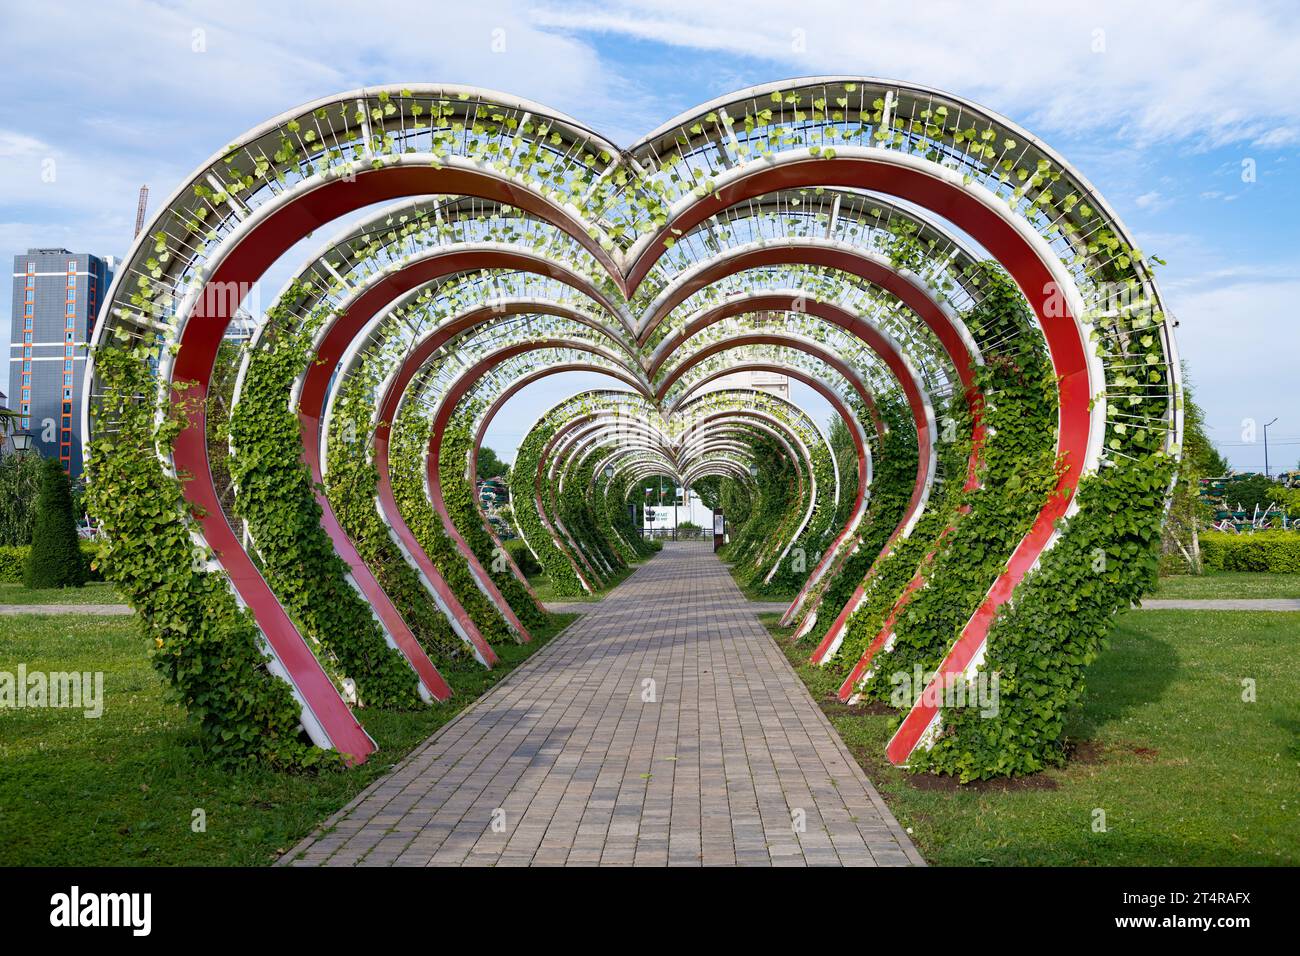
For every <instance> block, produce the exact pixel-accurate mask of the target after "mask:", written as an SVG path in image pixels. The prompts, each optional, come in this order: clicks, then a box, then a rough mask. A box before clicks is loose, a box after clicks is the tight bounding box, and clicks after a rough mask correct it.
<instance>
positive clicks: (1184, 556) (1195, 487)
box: [1162, 365, 1227, 574]
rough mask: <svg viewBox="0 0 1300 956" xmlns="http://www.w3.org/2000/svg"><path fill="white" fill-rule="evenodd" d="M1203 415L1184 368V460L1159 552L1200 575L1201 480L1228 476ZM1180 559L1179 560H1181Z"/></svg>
mask: <svg viewBox="0 0 1300 956" xmlns="http://www.w3.org/2000/svg"><path fill="white" fill-rule="evenodd" d="M1204 423H1205V413H1204V412H1203V411H1202V410H1201V406H1199V405H1197V404H1196V398H1195V394H1194V392H1193V389H1192V383H1191V379H1190V378H1189V377H1188V375H1187V367H1186V365H1184V366H1183V449H1182V450H1183V459H1182V464H1181V467H1180V468H1179V469H1178V480H1177V482H1176V483H1175V485H1174V490H1173V496H1172V499H1171V500H1170V502H1169V512H1168V514H1167V515H1166V516H1165V524H1164V528H1163V536H1162V537H1163V541H1162V551H1163V553H1164V555H1165V557H1166V558H1169V559H1172V560H1173V561H1174V563H1175V564H1179V563H1181V564H1182V565H1185V567H1184V568H1183V570H1186V571H1190V572H1191V573H1192V574H1200V573H1201V541H1200V529H1201V527H1202V526H1203V525H1204V524H1205V523H1206V522H1207V521H1208V519H1209V517H1210V515H1209V509H1208V508H1206V506H1205V505H1204V504H1203V503H1202V502H1201V498H1200V495H1201V479H1202V478H1217V477H1219V476H1221V475H1224V474H1226V473H1227V462H1225V461H1224V460H1223V456H1222V455H1220V454H1219V452H1218V450H1217V449H1216V448H1215V447H1214V445H1213V443H1212V442H1211V441H1210V439H1209V437H1208V436H1207V435H1206V434H1205V425H1204ZM1180 559H1181V560H1180Z"/></svg>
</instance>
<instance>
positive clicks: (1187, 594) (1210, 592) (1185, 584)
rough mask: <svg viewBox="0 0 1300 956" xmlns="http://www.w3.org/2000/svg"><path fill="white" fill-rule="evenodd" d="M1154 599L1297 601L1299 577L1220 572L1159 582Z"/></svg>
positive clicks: (1152, 595) (1173, 576)
mask: <svg viewBox="0 0 1300 956" xmlns="http://www.w3.org/2000/svg"><path fill="white" fill-rule="evenodd" d="M1150 596H1151V597H1153V598H1181V599H1188V600H1199V599H1206V600H1209V599H1213V598H1300V574H1267V573H1264V572H1258V573H1257V572H1251V571H1219V572H1217V573H1206V574H1200V575H1191V574H1175V575H1171V576H1169V577H1166V578H1161V579H1160V582H1159V584H1158V585H1157V586H1156V589H1155V591H1153V592H1152V593H1151V595H1150Z"/></svg>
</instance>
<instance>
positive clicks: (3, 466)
mask: <svg viewBox="0 0 1300 956" xmlns="http://www.w3.org/2000/svg"><path fill="white" fill-rule="evenodd" d="M40 487H41V459H40V458H39V457H38V456H36V455H19V454H17V453H14V454H11V455H4V456H2V457H0V545H11V546H14V545H17V546H21V545H26V544H28V543H30V542H31V540H32V518H33V517H34V516H35V513H36V495H37V492H39V491H40Z"/></svg>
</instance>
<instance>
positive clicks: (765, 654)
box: [281, 544, 922, 866]
mask: <svg viewBox="0 0 1300 956" xmlns="http://www.w3.org/2000/svg"><path fill="white" fill-rule="evenodd" d="M650 682H653V684H651V683H650ZM649 698H652V699H649ZM796 819H798V820H800V821H801V822H802V824H803V826H802V827H801V828H796V826H795V825H794V823H793V821H795V820H796ZM281 862H282V863H287V864H290V865H313V864H321V863H324V864H330V865H334V864H338V865H354V864H362V865H393V864H396V865H413V866H424V865H430V864H431V865H435V866H437V865H451V866H456V865H501V866H506V865H511V866H528V865H534V866H544V865H565V864H567V865H587V866H590V865H595V864H601V865H623V866H627V865H633V864H635V865H638V866H640V865H650V866H662V865H665V864H669V865H686V866H698V865H701V864H704V865H724V866H730V865H737V864H740V865H758V866H769V865H793V866H803V865H807V864H829V865H837V864H849V865H872V864H879V865H900V864H908V863H921V862H922V860H921V857H920V855H919V854H918V853H917V851H916V849H915V848H914V847H913V846H912V844H911V841H910V840H909V839H908V838H907V835H906V834H905V833H903V832H902V830H901V828H900V827H899V825H898V823H897V822H896V821H895V820H894V818H893V816H892V815H891V814H890V812H889V810H888V809H887V808H886V807H885V805H884V803H883V802H882V801H881V799H880V796H879V795H878V794H877V793H876V790H875V788H874V787H873V786H872V785H871V783H870V782H869V781H868V780H867V778H866V776H865V775H864V774H863V773H862V771H861V769H860V768H859V767H858V765H857V764H856V763H855V762H854V760H853V758H852V757H851V755H850V754H849V753H848V751H847V750H846V749H845V746H844V744H843V742H842V741H841V740H840V739H839V737H838V736H837V735H836V733H835V731H834V730H833V729H832V728H831V726H830V724H829V723H828V722H827V720H826V719H825V717H824V716H823V714H822V713H821V711H820V710H819V709H818V708H817V706H816V704H815V703H814V702H813V701H812V699H811V698H810V697H809V696H808V693H807V691H806V690H805V689H804V686H803V684H802V683H801V682H800V681H799V679H798V677H796V676H795V674H794V672H793V671H792V670H791V669H790V667H789V665H788V664H787V662H786V660H785V658H784V656H783V655H782V654H781V652H780V650H779V649H778V648H777V647H776V645H775V644H774V643H773V641H772V640H771V638H770V637H769V636H768V635H767V633H766V631H764V629H763V627H762V626H761V625H760V624H759V623H758V620H757V617H756V616H755V614H754V612H753V611H752V609H751V608H750V606H749V603H748V602H747V601H745V599H744V597H743V596H742V595H741V593H740V591H739V590H738V589H737V588H736V586H735V584H734V583H733V581H732V579H731V577H730V575H728V573H727V571H726V569H725V568H724V567H723V566H722V564H721V563H720V562H719V561H718V560H717V559H716V558H715V557H714V556H713V554H712V553H711V552H710V551H709V550H707V549H706V548H703V547H699V546H691V545H673V544H668V545H665V547H664V550H663V552H662V553H661V554H660V555H658V556H657V557H655V558H654V559H653V560H651V561H650V562H648V563H647V564H645V565H644V566H642V567H641V568H640V569H638V570H637V572H636V573H635V574H634V575H632V577H630V578H629V579H628V580H627V581H625V582H623V584H621V585H620V586H619V587H618V588H617V589H615V590H614V591H613V592H612V593H611V594H610V595H609V596H608V597H606V598H605V600H603V601H601V602H599V603H598V604H595V605H593V606H592V608H591V610H590V611H589V612H588V613H586V614H584V615H583V616H582V617H581V618H580V619H578V620H577V621H575V622H574V623H573V624H572V625H570V627H569V628H568V630H566V631H565V633H564V634H563V635H561V636H560V637H558V638H557V639H556V640H554V641H553V642H552V643H551V644H550V645H548V646H547V647H545V648H543V649H542V650H541V651H539V652H538V653H537V654H536V655H535V656H534V657H532V658H531V659H530V660H528V661H527V662H526V663H525V664H523V665H522V666H521V667H520V668H519V669H518V670H517V671H515V672H514V673H513V674H511V675H510V676H509V678H507V679H506V680H505V681H503V682H502V683H500V684H498V685H497V686H496V687H495V688H493V689H492V690H491V691H490V692H489V693H488V694H486V695H485V696H484V697H483V698H482V699H480V700H479V701H478V702H476V703H475V704H474V705H473V706H472V707H470V708H468V709H466V710H465V711H464V712H463V713H461V714H460V715H459V716H458V717H457V718H456V719H455V720H453V721H452V722H451V723H449V724H448V725H447V726H445V727H443V728H442V729H441V730H440V731H439V732H438V733H436V734H435V735H434V736H432V737H430V738H429V740H427V741H426V742H425V743H424V744H423V745H421V746H420V747H419V748H418V749H417V750H416V751H414V752H413V753H412V754H411V755H410V756H409V757H408V758H407V759H406V760H405V761H404V762H403V763H401V764H400V765H399V766H398V767H397V768H396V769H395V770H394V771H393V772H392V773H391V774H389V775H388V776H387V777H384V778H383V779H381V780H379V781H376V782H375V783H374V784H373V785H371V787H370V788H369V789H368V790H366V791H365V792H363V793H362V794H361V795H360V796H359V797H358V798H357V799H356V800H354V801H353V802H352V803H351V804H350V805H348V806H347V807H345V808H344V809H343V810H341V811H340V812H339V813H337V814H335V815H334V816H333V817H331V818H330V819H329V820H327V821H326V822H325V823H324V824H323V825H322V827H321V829H320V831H318V832H317V833H316V834H314V835H313V836H311V837H309V838H308V839H306V840H304V841H303V842H302V843H300V844H299V845H298V846H297V847H295V848H294V849H293V850H291V851H289V853H287V854H286V855H285V857H284V858H283V859H282V860H281Z"/></svg>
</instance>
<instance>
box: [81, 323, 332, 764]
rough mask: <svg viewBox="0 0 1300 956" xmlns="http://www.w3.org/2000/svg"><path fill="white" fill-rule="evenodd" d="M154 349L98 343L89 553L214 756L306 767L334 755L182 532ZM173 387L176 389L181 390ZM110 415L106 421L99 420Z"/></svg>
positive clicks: (186, 510)
mask: <svg viewBox="0 0 1300 956" xmlns="http://www.w3.org/2000/svg"><path fill="white" fill-rule="evenodd" d="M159 349H160V347H159V346H158V345H156V344H153V343H149V342H140V343H135V344H132V343H131V342H129V341H128V340H126V339H125V337H115V338H113V339H110V340H109V341H107V342H105V343H104V344H101V345H100V346H99V347H98V348H97V349H96V350H95V373H96V376H97V377H98V381H99V383H100V385H101V387H102V389H103V398H102V399H101V401H100V402H99V403H98V404H96V405H95V406H94V407H93V410H92V422H99V423H101V424H100V426H99V427H96V428H93V429H92V431H91V436H90V441H89V450H90V454H89V455H88V457H87V461H86V478H87V488H86V502H87V505H88V507H89V510H90V512H91V514H93V515H94V516H95V519H96V521H98V522H99V526H100V528H101V529H102V531H103V536H102V537H101V539H100V542H99V553H98V557H97V559H96V563H97V566H98V568H99V569H100V570H101V571H102V572H103V574H104V577H105V578H107V579H108V580H109V581H112V582H113V584H114V585H115V586H116V587H117V589H118V590H119V591H120V592H121V593H122V594H123V595H124V596H125V597H126V599H127V600H128V601H129V602H130V604H131V606H132V607H133V608H135V610H136V620H137V621H138V622H139V625H140V629H141V631H142V633H143V635H144V637H145V638H146V639H147V640H148V641H149V644H150V651H151V659H152V663H153V666H154V668H155V669H156V670H157V671H158V672H159V673H160V674H161V675H162V676H163V678H164V680H166V682H167V685H168V687H169V688H170V690H171V693H172V694H173V695H174V697H175V699H176V701H177V703H178V704H180V705H181V706H182V707H183V708H184V709H185V711H186V713H187V714H188V716H189V719H190V720H191V721H192V722H193V723H194V725H195V726H196V727H197V728H198V730H199V732H200V735H201V739H202V741H203V744H204V746H205V748H206V749H207V750H208V751H209V752H210V753H211V754H212V755H213V757H214V759H215V760H217V761H218V762H219V763H225V764H236V763H241V762H244V761H247V760H250V759H260V760H263V761H265V762H267V763H269V764H272V765H276V766H292V767H305V766H312V765H319V764H323V763H327V762H335V761H337V760H338V759H339V758H338V755H337V754H335V753H332V752H328V751H323V750H318V749H316V748H315V747H313V746H312V745H311V743H310V742H309V741H308V740H307V739H306V737H305V735H304V734H303V733H302V731H301V724H300V708H299V705H298V703H297V702H296V701H295V700H294V697H293V692H292V690H291V689H290V687H289V685H288V684H287V683H286V682H284V681H283V680H281V679H280V678H279V677H276V676H274V675H273V674H272V673H271V672H270V671H269V670H268V669H267V663H268V660H269V658H268V655H267V652H266V651H265V650H264V649H263V647H264V645H263V639H262V636H261V633H260V631H259V630H258V627H257V625H256V623H255V622H254V621H253V617H252V615H251V614H250V613H249V612H247V611H246V610H244V609H242V608H241V607H240V606H239V604H238V602H237V601H236V600H235V596H234V594H233V593H232V592H231V590H230V586H229V582H228V579H227V578H226V576H225V575H224V574H222V573H219V572H210V571H207V570H204V564H205V562H206V561H207V559H208V557H209V555H207V554H201V553H198V552H196V550H195V546H194V542H193V540H192V539H191V537H190V529H189V522H188V516H189V515H190V514H191V513H192V509H191V507H190V505H189V504H188V503H187V502H186V501H185V500H184V498H183V497H182V495H181V485H180V483H179V482H178V481H176V480H175V479H174V478H172V477H170V476H169V475H167V474H166V473H165V472H164V471H163V466H162V462H161V461H160V460H159V459H158V456H157V454H156V453H155V449H156V448H157V449H159V450H162V451H164V452H169V451H170V449H171V447H172V443H173V442H174V441H175V438H176V435H177V434H178V433H179V431H180V430H181V429H182V428H183V427H184V425H185V421H186V417H187V416H186V412H185V409H183V408H181V407H179V406H177V405H172V406H171V407H169V408H167V409H165V413H164V415H163V416H162V424H161V426H160V427H158V428H157V429H155V415H156V413H157V411H158V405H157V400H156V399H155V398H154V396H155V395H156V394H157V390H156V387H155V382H154V378H153V372H152V367H153V365H154V364H155V363H156V362H157V361H158V359H159ZM181 388H182V390H185V389H184V387H183V386H181ZM104 421H111V422H112V427H111V429H110V428H107V427H104V426H103V425H102V422H104Z"/></svg>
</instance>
